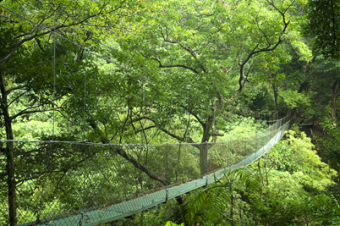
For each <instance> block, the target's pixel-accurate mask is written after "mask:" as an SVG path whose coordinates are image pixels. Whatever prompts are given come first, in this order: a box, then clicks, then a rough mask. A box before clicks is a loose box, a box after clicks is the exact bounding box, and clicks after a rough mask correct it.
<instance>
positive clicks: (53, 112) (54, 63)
mask: <svg viewBox="0 0 340 226" xmlns="http://www.w3.org/2000/svg"><path fill="white" fill-rule="evenodd" d="M55 21H56V18H55V17H54V20H53V101H52V106H53V111H52V114H53V123H52V141H53V140H54V124H55V104H54V102H55V83H56V79H55V74H56V73H55V72H56V60H55V58H56V54H55V53H56V40H55ZM51 145H52V142H51V143H50V145H49V151H48V157H47V171H48V170H49V165H50V155H51V150H52V147H51ZM46 177H47V176H45V178H44V180H43V184H42V191H41V195H40V201H39V207H38V213H37V222H36V223H39V224H40V223H41V222H40V214H41V208H42V207H41V206H42V204H43V196H44V190H45V182H46Z"/></svg>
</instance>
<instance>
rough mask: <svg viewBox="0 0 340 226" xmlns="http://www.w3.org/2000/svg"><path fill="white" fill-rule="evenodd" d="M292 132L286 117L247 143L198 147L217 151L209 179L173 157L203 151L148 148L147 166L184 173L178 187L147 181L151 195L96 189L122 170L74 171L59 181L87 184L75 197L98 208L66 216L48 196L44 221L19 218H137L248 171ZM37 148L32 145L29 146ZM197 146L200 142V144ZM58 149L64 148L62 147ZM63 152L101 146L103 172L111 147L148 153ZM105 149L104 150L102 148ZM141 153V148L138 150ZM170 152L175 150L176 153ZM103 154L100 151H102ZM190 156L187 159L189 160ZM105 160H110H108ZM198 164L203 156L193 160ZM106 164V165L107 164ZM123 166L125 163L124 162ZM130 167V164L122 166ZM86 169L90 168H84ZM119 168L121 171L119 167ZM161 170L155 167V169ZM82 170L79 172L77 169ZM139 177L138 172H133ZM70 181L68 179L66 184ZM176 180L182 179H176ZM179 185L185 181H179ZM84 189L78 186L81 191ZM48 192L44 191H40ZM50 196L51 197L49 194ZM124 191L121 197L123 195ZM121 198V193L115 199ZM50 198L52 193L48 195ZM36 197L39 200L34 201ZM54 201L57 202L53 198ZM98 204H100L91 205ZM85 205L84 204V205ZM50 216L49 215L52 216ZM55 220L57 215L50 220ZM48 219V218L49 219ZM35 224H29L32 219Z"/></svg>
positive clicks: (53, 225)
mask: <svg viewBox="0 0 340 226" xmlns="http://www.w3.org/2000/svg"><path fill="white" fill-rule="evenodd" d="M288 128H289V118H288V117H285V118H282V119H280V120H277V121H271V125H270V126H269V127H268V128H266V129H265V130H263V131H262V132H260V133H259V134H257V135H256V137H251V139H248V140H244V139H242V140H230V141H224V142H215V143H204V144H199V145H208V144H210V145H211V147H212V148H210V151H209V154H208V156H209V159H210V163H209V173H207V174H205V175H203V176H202V175H199V173H197V172H192V171H191V169H190V167H188V168H187V169H184V168H185V167H184V166H183V165H182V166H180V165H181V163H183V164H186V162H187V161H188V160H187V159H184V158H181V159H180V160H179V162H178V161H175V160H173V159H172V160H171V156H174V155H177V152H178V150H181V149H182V151H183V153H182V155H183V156H184V155H185V153H186V154H188V153H196V155H198V153H197V152H196V151H195V150H194V149H192V147H193V144H172V145H169V144H165V145H155V146H152V145H150V147H149V150H148V152H149V155H150V157H149V163H148V166H149V167H150V168H152V165H153V164H154V163H155V162H153V161H155V160H154V159H152V158H155V159H156V158H157V159H158V161H159V160H160V157H159V156H161V155H164V156H166V158H163V159H161V162H160V165H163V166H164V168H163V170H162V171H163V175H164V174H166V177H171V178H175V177H176V176H175V175H176V174H178V173H179V172H181V171H182V170H183V169H184V171H183V172H181V173H182V175H181V176H180V177H181V178H180V179H178V180H176V181H177V183H176V181H174V183H170V184H168V185H167V186H163V185H162V184H160V183H159V182H158V183H157V182H155V181H150V180H149V181H148V179H146V178H144V179H143V180H144V183H145V184H148V186H149V189H152V188H154V189H152V190H150V191H147V192H143V193H138V194H135V195H133V196H130V197H127V196H126V194H124V193H125V191H124V190H121V189H118V190H117V188H115V189H114V188H113V189H112V190H110V189H107V190H105V192H103V190H104V189H102V188H100V187H97V188H95V187H92V186H91V184H92V185H94V184H95V183H99V182H98V181H99V180H110V178H111V180H112V181H111V182H112V183H113V182H114V180H117V172H110V173H102V174H101V175H100V177H99V178H97V179H96V177H98V174H97V173H98V172H99V171H101V169H97V170H94V169H91V167H89V168H88V170H90V171H91V172H84V173H87V174H88V175H91V176H88V178H84V177H82V176H81V175H79V172H77V171H74V172H73V173H68V175H66V176H65V177H63V178H57V179H56V180H58V184H63V183H62V182H61V181H62V180H65V182H67V181H72V180H70V178H72V177H73V179H74V180H79V181H80V184H83V183H82V182H83V181H84V185H85V184H86V186H84V187H83V188H81V190H82V191H81V192H78V193H76V194H77V196H78V197H76V198H78V199H82V200H83V202H86V201H84V192H85V193H87V195H86V196H87V198H85V200H86V199H88V200H97V201H98V202H97V203H96V204H98V203H100V205H95V203H93V202H92V203H91V202H89V203H88V204H87V207H86V208H83V209H80V210H76V211H73V212H65V210H61V209H62V208H60V206H58V205H57V204H55V203H53V201H51V198H46V199H45V201H44V202H49V205H55V206H49V205H43V206H40V207H41V208H44V209H39V211H41V212H39V214H40V217H44V218H43V219H39V221H38V222H37V221H36V220H33V219H35V218H36V216H32V217H31V218H30V217H28V216H25V215H24V214H20V213H19V214H18V217H19V222H21V223H22V222H23V221H26V222H25V223H22V224H20V225H21V226H32V225H38V224H39V225H46V226H78V225H86V226H95V225H100V224H103V223H108V222H112V221H114V220H118V219H121V218H124V217H127V216H130V215H133V214H136V213H138V212H140V211H143V210H147V209H149V208H152V207H155V206H157V205H159V204H161V203H165V202H167V201H168V200H170V199H174V198H176V197H178V196H181V195H183V194H186V193H188V192H190V191H193V190H195V189H198V188H200V187H204V186H207V185H209V184H211V183H214V182H216V180H218V179H220V178H222V177H223V176H224V175H225V174H226V173H227V172H228V171H232V170H235V169H240V168H243V167H246V166H247V165H249V164H251V163H253V162H254V161H256V160H257V159H259V158H261V157H262V156H263V155H264V154H266V153H267V152H268V151H269V150H270V149H271V148H272V147H273V146H274V145H275V144H276V143H277V142H278V141H279V140H280V139H281V138H282V136H283V135H284V132H285V131H287V130H288ZM30 145H32V144H30ZM53 145H54V148H61V147H60V142H59V143H57V142H56V143H54V144H53ZM195 145H196V144H195ZM57 146H59V147H57ZM61 146H62V148H66V147H68V148H72V146H73V148H74V146H80V147H81V149H83V150H84V149H87V150H90V151H91V152H96V151H95V149H96V148H100V149H101V150H102V151H103V150H104V149H105V150H104V151H103V152H101V154H102V155H104V158H101V160H100V161H102V162H101V163H100V164H102V165H103V168H102V170H105V167H107V166H108V165H110V164H111V163H110V162H109V160H108V159H109V158H108V156H105V155H106V154H108V152H112V150H113V149H112V148H123V149H129V150H135V151H138V150H139V149H143V147H142V146H140V145H118V146H117V145H114V144H108V145H98V144H91V143H78V144H75V143H69V144H67V143H62V145H61ZM103 148H104V149H103ZM139 151H140V150H139ZM171 152H176V153H172V154H171ZM97 153H98V152H97ZM214 154H217V155H219V156H220V158H221V159H223V161H225V162H220V160H219V159H218V158H214V157H213V155H214ZM186 158H188V156H186ZM103 159H105V160H103ZM193 159H196V160H198V159H199V158H198V157H197V158H193ZM90 161H91V160H87V163H86V164H85V165H95V167H96V168H97V167H98V168H101V166H98V165H96V163H95V162H92V163H90ZM105 162H106V163H105ZM119 164H122V162H119ZM123 165H125V163H123ZM194 165H199V162H195V163H194ZM160 168H162V167H160ZM84 170H85V168H84ZM116 170H117V169H116ZM155 170H156V169H155ZM78 171H79V170H78ZM162 171H159V172H158V173H159V174H162ZM134 173H136V174H138V172H134ZM110 174H112V175H110ZM67 177H68V180H67ZM177 178H179V176H178V175H177ZM178 181H180V182H178ZM116 186H117V185H116ZM76 187H77V186H74V187H73V189H77V188H76ZM78 189H79V187H78ZM93 189H98V190H99V191H95V190H93ZM40 192H43V191H40ZM45 193H48V192H47V191H45ZM118 193H119V194H118ZM115 194H116V195H115ZM42 195H43V194H41V193H40V194H39V195H37V196H39V197H40V196H42ZM45 196H48V194H45ZM32 199H34V197H32ZM52 199H53V198H52ZM90 205H95V206H90ZM83 207H84V205H83ZM48 216H50V217H48ZM51 216H52V217H51ZM45 217H46V218H45ZM29 219H31V220H33V221H29V222H27V220H29Z"/></svg>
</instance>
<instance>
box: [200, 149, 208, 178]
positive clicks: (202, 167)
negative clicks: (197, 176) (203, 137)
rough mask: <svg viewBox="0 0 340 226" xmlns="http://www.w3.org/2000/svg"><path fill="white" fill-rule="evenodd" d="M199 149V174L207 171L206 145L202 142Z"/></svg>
mask: <svg viewBox="0 0 340 226" xmlns="http://www.w3.org/2000/svg"><path fill="white" fill-rule="evenodd" d="M199 150H200V170H201V176H203V175H205V174H207V173H208V145H206V144H202V147H200V148H199Z"/></svg>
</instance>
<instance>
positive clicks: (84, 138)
mask: <svg viewBox="0 0 340 226" xmlns="http://www.w3.org/2000/svg"><path fill="white" fill-rule="evenodd" d="M86 51H87V50H86V49H84V55H85V71H84V97H83V99H84V107H83V142H84V152H83V157H84V159H85V157H86V148H87V145H86V137H85V124H86V72H87V54H86ZM84 172H85V173H84ZM84 172H83V177H84V180H83V194H82V212H81V218H80V221H79V226H81V225H83V221H84V202H85V183H86V180H85V178H86V167H85V165H84Z"/></svg>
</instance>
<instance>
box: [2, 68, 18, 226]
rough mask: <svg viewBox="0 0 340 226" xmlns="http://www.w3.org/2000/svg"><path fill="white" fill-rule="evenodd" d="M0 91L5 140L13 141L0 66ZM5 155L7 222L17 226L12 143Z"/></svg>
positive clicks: (9, 143) (8, 145) (8, 144)
mask: <svg viewBox="0 0 340 226" xmlns="http://www.w3.org/2000/svg"><path fill="white" fill-rule="evenodd" d="M0 89H1V108H2V112H3V116H4V121H5V129H6V139H7V140H13V130H12V120H11V118H10V116H9V112H8V100H7V93H6V89H5V83H4V78H3V73H2V68H1V65H0ZM5 154H6V171H7V188H8V207H9V222H10V225H11V226H15V225H17V211H16V182H15V165H14V147H13V142H11V141H7V146H6V148H5Z"/></svg>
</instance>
